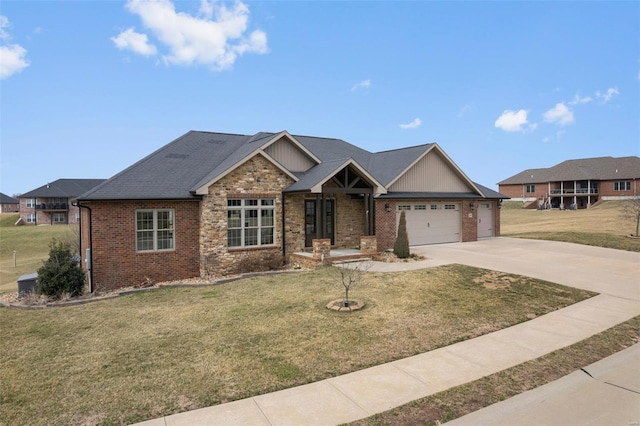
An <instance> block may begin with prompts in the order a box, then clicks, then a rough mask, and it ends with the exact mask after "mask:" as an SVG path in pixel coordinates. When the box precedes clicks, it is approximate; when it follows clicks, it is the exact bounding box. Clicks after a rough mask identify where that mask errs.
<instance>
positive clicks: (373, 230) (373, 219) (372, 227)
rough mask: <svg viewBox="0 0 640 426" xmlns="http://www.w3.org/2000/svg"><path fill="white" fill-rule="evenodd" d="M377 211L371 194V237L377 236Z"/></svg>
mask: <svg viewBox="0 0 640 426" xmlns="http://www.w3.org/2000/svg"><path fill="white" fill-rule="evenodd" d="M375 220H376V210H375V200H374V199H373V194H369V235H375V233H376V231H375V228H376V222H375Z"/></svg>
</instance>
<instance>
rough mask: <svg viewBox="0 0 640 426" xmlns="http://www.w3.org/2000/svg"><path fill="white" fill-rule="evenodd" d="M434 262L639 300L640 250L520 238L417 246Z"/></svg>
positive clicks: (417, 252) (416, 249) (416, 248)
mask: <svg viewBox="0 0 640 426" xmlns="http://www.w3.org/2000/svg"><path fill="white" fill-rule="evenodd" d="M411 251H412V252H413V253H416V254H420V255H423V256H426V257H427V258H428V259H429V260H431V261H433V262H438V263H441V264H444V263H460V264H463V265H470V266H475V267H478V268H486V269H493V270H496V271H503V272H509V273H512V274H519V275H525V276H529V277H533V278H539V279H542V280H546V281H551V282H555V283H558V284H564V285H568V286H571V287H576V288H581V289H585V290H591V291H595V292H598V293H601V294H606V295H610V296H614V297H620V298H623V299H630V300H635V301H640V253H634V252H627V251H621V250H612V249H606V248H601V247H591V246H585V245H579V244H569V243H561V242H554V241H541V240H526V239H520V238H504V237H500V238H492V239H487V240H481V241H476V242H471V243H454V244H439V245H429V246H413V247H411Z"/></svg>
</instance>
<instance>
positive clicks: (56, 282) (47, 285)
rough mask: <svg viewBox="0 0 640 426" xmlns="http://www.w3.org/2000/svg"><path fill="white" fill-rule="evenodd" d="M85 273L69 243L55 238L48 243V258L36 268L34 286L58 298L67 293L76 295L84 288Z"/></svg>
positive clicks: (41, 291) (45, 293) (40, 291)
mask: <svg viewBox="0 0 640 426" xmlns="http://www.w3.org/2000/svg"><path fill="white" fill-rule="evenodd" d="M84 281H85V275H84V271H83V270H82V267H81V266H80V257H79V256H77V255H76V256H74V254H73V253H72V252H71V247H70V245H69V243H66V242H63V241H58V240H56V239H55V238H54V239H53V240H51V242H50V243H49V259H47V260H45V261H44V262H42V266H41V267H40V269H38V281H37V283H36V287H37V290H38V293H41V294H44V295H47V296H51V297H55V298H60V296H62V294H64V293H69V294H70V295H71V296H72V297H75V296H78V295H79V294H81V293H82V290H83V289H84Z"/></svg>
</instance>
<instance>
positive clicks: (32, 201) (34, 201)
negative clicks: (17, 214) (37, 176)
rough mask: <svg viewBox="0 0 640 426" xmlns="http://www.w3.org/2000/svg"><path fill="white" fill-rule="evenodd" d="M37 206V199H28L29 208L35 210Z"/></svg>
mask: <svg viewBox="0 0 640 426" xmlns="http://www.w3.org/2000/svg"><path fill="white" fill-rule="evenodd" d="M35 206H36V199H35V198H27V208H30V209H32V208H34V207H35Z"/></svg>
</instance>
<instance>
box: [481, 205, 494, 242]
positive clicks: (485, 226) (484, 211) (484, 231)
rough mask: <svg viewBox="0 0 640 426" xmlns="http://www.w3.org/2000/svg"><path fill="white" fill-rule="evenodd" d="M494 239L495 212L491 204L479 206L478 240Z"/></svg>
mask: <svg viewBox="0 0 640 426" xmlns="http://www.w3.org/2000/svg"><path fill="white" fill-rule="evenodd" d="M489 237H493V210H492V208H491V203H480V204H479V205H478V238H489Z"/></svg>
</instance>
